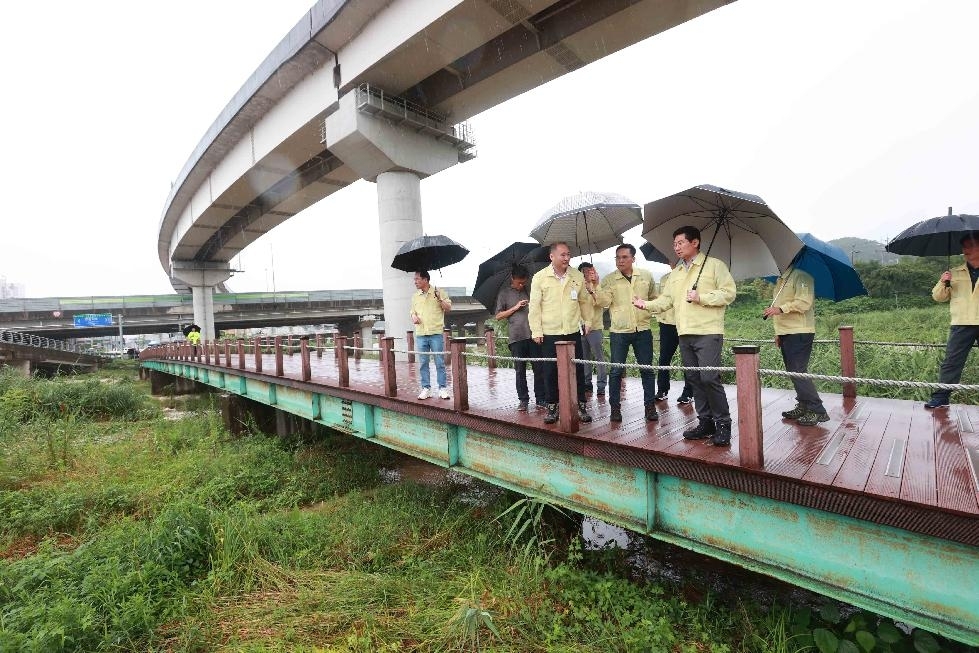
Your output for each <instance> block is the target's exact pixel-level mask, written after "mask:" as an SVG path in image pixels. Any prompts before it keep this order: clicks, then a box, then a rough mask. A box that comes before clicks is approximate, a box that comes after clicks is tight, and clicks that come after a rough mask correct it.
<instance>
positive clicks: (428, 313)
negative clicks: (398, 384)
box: [411, 270, 452, 399]
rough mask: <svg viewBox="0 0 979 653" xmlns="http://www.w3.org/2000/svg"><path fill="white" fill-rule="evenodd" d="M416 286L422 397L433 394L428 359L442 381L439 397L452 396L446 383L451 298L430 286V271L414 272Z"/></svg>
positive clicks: (414, 312) (414, 303) (414, 316)
mask: <svg viewBox="0 0 979 653" xmlns="http://www.w3.org/2000/svg"><path fill="white" fill-rule="evenodd" d="M415 288H417V289H418V292H416V293H415V294H414V295H412V296H411V322H412V324H414V325H415V348H416V349H417V350H418V351H422V352H431V353H425V354H422V355H421V356H419V359H418V367H419V368H420V369H421V385H422V391H421V393H419V395H418V398H419V399H428V398H429V397H431V396H432V384H431V376H430V375H431V372H430V371H429V365H428V361H429V359H430V358H433V357H434V358H435V375H436V380H437V381H438V384H439V390H438V392H439V397H441V398H442V399H448V398H449V390H448V388H447V387H446V385H445V356H444V354H443V353H442V352H444V351H445V336H444V335H443V333H442V332H443V331H444V329H445V314H446V313H447V312H448V311H449V310H451V309H452V300H451V299H449V298H448V297H447V296H446V295H445V291H442V290H439V289H438V288H436V287H435V286H433V285H431V275H430V274H429V273H428V270H419V271H418V272H415Z"/></svg>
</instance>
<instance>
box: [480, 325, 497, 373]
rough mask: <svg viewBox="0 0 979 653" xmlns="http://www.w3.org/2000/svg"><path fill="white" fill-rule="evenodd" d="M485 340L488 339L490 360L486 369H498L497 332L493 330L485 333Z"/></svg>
mask: <svg viewBox="0 0 979 653" xmlns="http://www.w3.org/2000/svg"><path fill="white" fill-rule="evenodd" d="M483 338H485V339H486V355H487V356H489V358H487V359H486V368H487V369H490V370H495V369H496V358H494V357H495V356H496V331H493V330H492V329H487V330H486V332H485V333H483Z"/></svg>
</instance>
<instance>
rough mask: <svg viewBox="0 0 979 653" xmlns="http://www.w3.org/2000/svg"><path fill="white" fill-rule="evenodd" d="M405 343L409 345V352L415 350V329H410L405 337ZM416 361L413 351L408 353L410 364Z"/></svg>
mask: <svg viewBox="0 0 979 653" xmlns="http://www.w3.org/2000/svg"><path fill="white" fill-rule="evenodd" d="M405 343H406V344H407V346H408V351H409V352H413V351H415V332H414V331H411V330H409V331H408V333H407V334H406V337H405ZM414 362H415V355H414V354H412V353H409V354H408V364H409V365H410V364H412V363H414Z"/></svg>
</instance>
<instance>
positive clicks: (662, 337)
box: [656, 272, 693, 406]
mask: <svg viewBox="0 0 979 653" xmlns="http://www.w3.org/2000/svg"><path fill="white" fill-rule="evenodd" d="M669 278H670V273H669V272H667V273H666V274H664V275H663V276H662V278H660V280H659V287H660V289H661V290H660V293H661V294H662V289H663V288H665V287H666V282H667V281H668V280H669ZM656 321H657V322H659V360H658V361H657V362H656V364H657V365H659V366H660V367H666V366H669V365H672V364H673V356H674V355H675V354H676V350H677V349H679V348H680V334H678V333H677V332H676V318H675V317H673V309H672V308H671V309H670V310H668V311H663V312H662V313H660V314H659V315H657V316H656ZM656 387H657V388H659V390H657V391H656V401H666V400H667V399H669V395H670V371H669V370H660V371H659V372H657V374H656ZM691 401H693V388H691V387H690V382H689V381H687V378H686V375H684V377H683V390H681V391H680V396H679V397H677V398H676V403H677V404H679V405H681V406H682V405H684V404H689V403H690V402H691Z"/></svg>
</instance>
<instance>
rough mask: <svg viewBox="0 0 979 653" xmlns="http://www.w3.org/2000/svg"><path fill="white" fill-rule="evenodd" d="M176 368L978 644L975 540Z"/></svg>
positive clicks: (229, 374)
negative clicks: (953, 538) (956, 538)
mask: <svg viewBox="0 0 979 653" xmlns="http://www.w3.org/2000/svg"><path fill="white" fill-rule="evenodd" d="M143 365H144V366H145V367H148V368H150V369H154V370H157V371H160V372H165V373H169V374H174V375H177V376H185V377H187V378H192V379H195V380H197V381H200V382H201V383H205V384H208V385H212V386H214V387H216V388H220V389H223V390H225V391H227V392H233V393H236V394H240V395H242V396H244V397H247V398H250V399H253V400H254V401H257V402H260V403H263V404H267V405H272V406H275V407H276V408H278V409H280V410H283V411H286V412H289V413H292V414H294V415H298V416H300V417H304V418H306V419H311V420H313V421H315V422H317V423H320V424H324V425H326V426H329V427H332V428H334V429H337V430H339V431H342V432H345V433H348V434H351V435H354V436H357V437H361V438H365V439H370V440H372V441H374V442H376V443H378V444H381V445H383V446H386V447H389V448H391V449H395V450H397V451H401V452H403V453H406V454H409V455H411V456H414V457H417V458H421V459H424V460H427V461H429V462H432V463H435V464H438V465H442V466H444V467H451V468H453V469H456V470H458V471H461V472H464V473H466V474H469V475H471V476H474V477H476V478H480V479H482V480H485V481H487V482H489V483H492V484H495V485H498V486H501V487H506V488H509V489H512V490H516V491H519V492H522V493H524V494H527V495H530V496H535V497H539V498H542V499H546V500H548V501H551V502H553V503H555V504H559V505H562V506H566V507H568V508H571V509H573V510H576V511H578V512H581V513H584V514H587V515H592V516H595V517H598V518H600V519H602V520H605V521H607V522H609V523H613V524H617V525H620V526H623V527H625V528H629V529H631V530H634V531H637V532H640V533H644V534H647V535H650V536H652V537H655V538H657V539H661V540H664V541H667V542H671V543H673V544H677V545H679V546H682V547H685V548H688V549H691V550H694V551H698V552H700V553H704V554H706V555H709V556H712V557H715V558H719V559H721V560H725V561H728V562H731V563H734V564H737V565H739V566H742V567H745V568H747V569H752V570H754V571H758V572H761V573H764V574H767V575H770V576H773V577H775V578H779V579H781V580H784V581H786V582H789V583H792V584H794V585H798V586H800V587H805V588H807V589H810V590H813V591H815V592H818V593H820V594H823V595H826V596H830V597H833V598H836V599H839V600H842V601H846V602H847V603H851V604H853V605H856V606H859V607H862V608H866V609H868V610H872V611H873V612H876V613H878V614H882V615H886V616H888V617H892V618H894V619H896V620H898V621H902V622H905V623H908V624H911V625H913V626H919V627H921V628H925V629H927V630H930V631H932V632H936V633H940V634H942V635H945V636H947V637H950V638H952V639H955V640H958V641H961V642H965V643H967V644H971V645H979V589H977V588H979V547H974V546H969V545H966V544H960V543H956V542H949V541H946V540H941V539H938V538H935V537H931V536H928V535H922V534H918V533H913V532H910V531H905V530H902V529H898V528H894V527H891V526H885V525H880V524H875V523H872V522H867V521H863V520H858V519H854V518H852V517H846V516H842V515H837V514H834V513H831V512H825V511H821V510H817V509H814V508H808V507H804V506H799V505H795V504H791V503H786V502H781V501H777V500H774V499H769V498H765V497H759V496H755V495H751V494H747V493H744V492H737V491H734V490H729V489H726V488H720V487H715V486H712V485H707V484H704V483H699V482H695V481H690V480H685V479H681V478H677V477H674V476H669V475H666V474H660V473H655V472H650V471H647V470H643V469H639V468H635V467H628V466H624V465H617V464H615V463H611V462H606V461H602V460H596V459H592V458H587V457H583V456H580V455H577V454H572V453H568V452H563V451H556V450H552V449H548V448H544V447H540V446H537V445H534V444H530V443H526V442H519V441H515V440H510V439H507V438H502V437H499V436H496V435H492V434H487V433H482V432H479V431H477V430H473V429H468V428H465V427H463V426H457V425H454V424H446V423H445V422H440V421H437V420H433V419H427V418H425V417H420V416H416V415H409V414H405V413H400V412H397V411H394V410H389V409H384V408H381V407H379V406H375V405H373V404H370V403H366V402H358V401H352V400H349V399H344V398H340V397H335V396H331V395H330V394H328V390H329V389H327V388H324V391H323V392H313V391H308V390H303V389H297V388H295V387H291V386H290V385H288V384H286V383H283V384H277V383H275V378H274V377H264V378H263V380H259V379H256V378H253V377H252V376H246V375H239V374H237V373H236V371H235V370H227V371H215V370H208V369H206V368H202V367H198V366H196V365H193V364H186V363H180V362H173V361H145V362H144V363H143Z"/></svg>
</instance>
